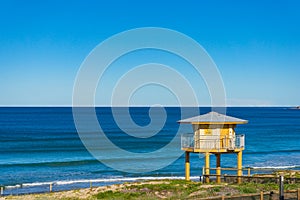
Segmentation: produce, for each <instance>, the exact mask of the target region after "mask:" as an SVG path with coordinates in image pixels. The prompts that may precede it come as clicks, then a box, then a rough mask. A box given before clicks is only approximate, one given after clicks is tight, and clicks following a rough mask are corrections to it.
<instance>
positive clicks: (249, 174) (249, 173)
mask: <svg viewBox="0 0 300 200" xmlns="http://www.w3.org/2000/svg"><path fill="white" fill-rule="evenodd" d="M250 170H251V169H250V168H248V176H251V172H250Z"/></svg>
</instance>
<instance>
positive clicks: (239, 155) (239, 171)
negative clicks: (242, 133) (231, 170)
mask: <svg viewBox="0 0 300 200" xmlns="http://www.w3.org/2000/svg"><path fill="white" fill-rule="evenodd" d="M242 160H243V152H242V151H239V152H238V153H237V176H238V180H237V182H238V183H242V174H243V171H242V170H243V169H242Z"/></svg>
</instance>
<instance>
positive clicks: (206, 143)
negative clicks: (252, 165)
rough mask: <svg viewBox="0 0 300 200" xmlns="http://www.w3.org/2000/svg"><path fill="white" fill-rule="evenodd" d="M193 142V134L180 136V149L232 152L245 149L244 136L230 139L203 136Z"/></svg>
mask: <svg viewBox="0 0 300 200" xmlns="http://www.w3.org/2000/svg"><path fill="white" fill-rule="evenodd" d="M200 137H201V136H200ZM204 138H205V139H204ZM204 138H200V139H197V140H195V137H194V134H192V133H186V134H182V135H181V148H191V149H203V150H211V149H217V150H220V149H227V150H234V149H240V148H244V147H245V135H236V136H235V137H232V138H226V137H225V138H222V139H220V138H218V137H216V136H204Z"/></svg>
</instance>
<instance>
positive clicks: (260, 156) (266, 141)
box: [0, 107, 300, 194]
mask: <svg viewBox="0 0 300 200" xmlns="http://www.w3.org/2000/svg"><path fill="white" fill-rule="evenodd" d="M120 109H121V108H120ZM128 109H129V112H130V115H131V119H132V120H133V121H134V123H136V124H138V125H140V126H147V124H149V123H151V120H153V119H151V118H150V116H149V108H148V107H131V108H128ZM164 109H165V111H166V116H167V117H166V120H165V122H164V126H163V127H162V128H161V129H160V130H159V131H158V134H156V135H155V136H153V137H148V138H136V137H132V136H130V135H127V134H125V133H124V132H123V130H122V129H120V128H119V126H118V124H117V123H116V121H115V120H114V117H115V116H113V115H116V114H117V115H118V112H114V114H113V112H112V109H111V108H110V107H99V108H95V110H96V113H97V116H99V117H98V120H99V124H101V127H102V130H103V132H104V133H105V134H106V136H107V137H108V138H109V139H110V140H111V141H112V143H114V144H115V145H117V146H119V147H120V148H122V149H124V150H126V151H131V152H152V151H155V150H159V149H160V148H163V147H164V146H165V145H167V144H168V143H169V142H170V140H172V138H173V137H174V136H175V134H176V133H177V131H178V128H179V124H178V123H177V121H178V120H180V119H181V117H182V116H181V109H182V108H178V107H166V108H164ZM194 109H199V112H200V113H201V114H205V113H207V112H210V111H211V108H208V107H204V108H202V107H201V108H194ZM115 110H116V111H118V108H116V109H115ZM226 114H227V115H230V116H234V117H238V118H241V119H245V120H248V121H249V123H248V124H243V125H238V126H237V128H236V133H237V134H245V143H246V147H245V151H244V152H243V167H251V168H252V169H262V168H264V169H270V170H274V169H300V110H296V109H290V108H285V107H229V108H227V111H226ZM122 117H124V119H125V117H128V116H126V115H124V116H122V112H120V113H119V116H118V119H122ZM152 117H153V116H152ZM154 117H155V116H154ZM189 117H192V116H189ZM154 129H155V127H154ZM132 131H133V132H134V131H135V130H132ZM189 132H190V133H192V127H191V126H190V125H184V129H183V132H182V133H189ZM173 148H174V151H177V150H180V144H179V145H178V146H176V145H175V146H174V147H173ZM170 156H172V150H171V151H170V154H168V153H164V154H162V155H160V157H159V158H157V159H152V160H151V161H149V160H144V161H143V160H142V159H141V158H139V159H137V161H136V162H144V163H145V164H146V165H147V163H152V164H153V163H155V162H162V160H165V159H167V158H169V157H170ZM103 157H104V158H105V159H106V160H108V161H110V162H111V163H118V164H120V165H125V166H126V165H128V162H129V160H131V161H132V160H135V159H136V158H126V159H127V161H128V162H126V159H121V158H120V159H116V158H115V157H113V155H112V154H110V153H109V150H107V151H106V153H105V155H103ZM221 161H222V167H236V155H234V154H232V155H230V154H228V155H226V156H223V157H222V160H221ZM211 162H212V164H211V166H214V157H213V156H212V157H211ZM130 163H131V164H132V163H134V162H130ZM203 165H204V160H203V155H201V154H192V155H191V176H192V177H193V178H195V179H196V178H197V177H199V176H200V175H201V174H202V167H203ZM128 167H130V166H128ZM0 173H1V175H0V185H1V186H4V187H5V189H4V194H20V193H32V192H45V191H48V190H49V184H50V183H52V184H53V190H55V191H58V190H68V189H74V188H84V187H90V183H91V182H92V184H93V186H98V185H107V184H114V183H121V182H125V181H135V180H139V179H141V178H142V179H149V180H150V179H159V178H165V177H169V178H182V177H184V156H183V155H182V156H180V157H179V158H178V159H176V160H174V162H172V163H170V165H168V166H166V167H163V168H161V169H157V170H155V171H151V172H141V173H130V172H124V171H118V170H116V169H114V168H112V167H109V166H106V165H105V164H103V163H102V162H100V161H99V160H97V159H95V158H94V157H93V155H92V154H91V153H90V152H89V151H88V150H87V149H86V147H85V146H84V144H83V142H82V140H81V139H80V136H79V135H78V133H77V129H76V127H75V124H74V120H73V115H72V108H70V107H2V108H0Z"/></svg>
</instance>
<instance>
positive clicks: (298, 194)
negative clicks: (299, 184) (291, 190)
mask: <svg viewBox="0 0 300 200" xmlns="http://www.w3.org/2000/svg"><path fill="white" fill-rule="evenodd" d="M297 199H298V200H300V188H298V190H297Z"/></svg>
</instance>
